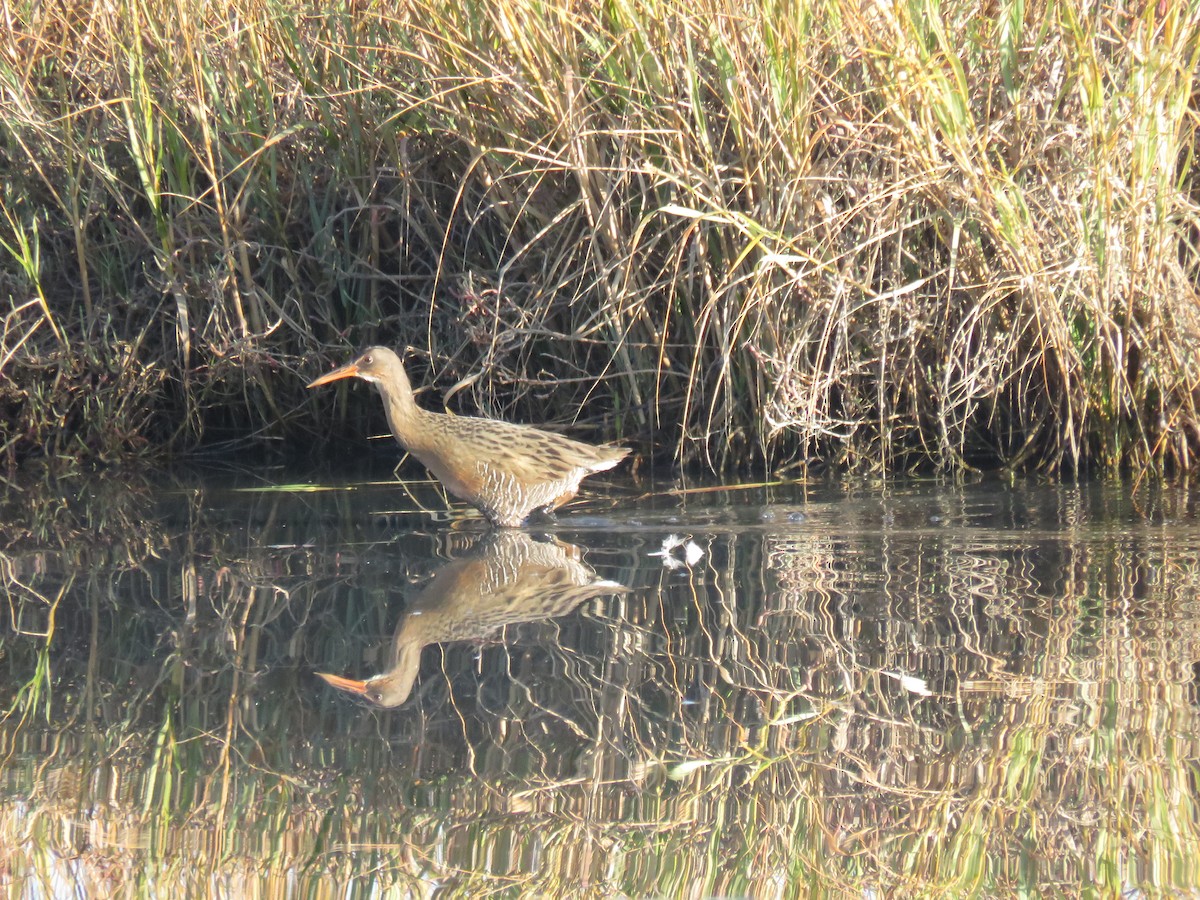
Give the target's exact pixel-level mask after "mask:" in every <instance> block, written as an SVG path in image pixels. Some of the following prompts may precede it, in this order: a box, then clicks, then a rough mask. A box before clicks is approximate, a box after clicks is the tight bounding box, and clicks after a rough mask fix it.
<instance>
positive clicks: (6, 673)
mask: <svg viewBox="0 0 1200 900" xmlns="http://www.w3.org/2000/svg"><path fill="white" fill-rule="evenodd" d="M281 480H282V476H278V475H276V474H274V473H262V474H259V475H257V476H251V475H238V476H233V475H228V474H222V475H215V476H209V477H202V476H198V475H189V476H185V477H179V478H175V479H173V480H172V479H147V480H139V479H136V478H118V477H115V476H113V475H111V474H109V475H106V476H104V477H100V478H94V479H87V480H81V479H73V480H54V479H49V478H47V479H45V480H43V481H40V482H30V483H21V484H20V486H19V488H18V487H16V486H13V487H10V488H7V489H4V492H3V495H2V496H3V501H2V503H3V509H2V516H0V584H2V585H3V589H4V597H5V599H4V602H3V604H2V605H0V616H2V617H3V622H2V627H0V673H2V675H3V680H2V681H0V706H2V712H3V719H2V720H0V766H2V768H0V884H3V885H4V886H5V889H6V890H7V891H8V893H9V894H10V895H13V896H29V897H35V896H36V897H40V896H105V895H122V896H123V895H128V894H130V893H153V894H155V895H158V896H162V895H167V894H169V892H170V891H172V890H180V891H185V892H187V893H186V895H198V894H214V893H215V894H225V895H228V896H238V897H244V896H249V897H254V896H262V897H267V896H270V897H277V896H296V897H307V896H316V897H324V896H330V897H332V896H338V897H345V896H385V895H386V896H408V895H415V896H431V895H437V896H486V895H500V896H514V897H516V896H548V897H558V896H571V897H577V896H596V897H612V896H618V897H619V896H628V897H647V896H655V897H697V898H699V897H754V898H759V897H790V896H796V895H804V894H814V895H830V896H879V895H881V894H886V895H897V894H899V895H938V896H941V895H944V894H947V893H949V894H953V895H956V896H964V895H971V894H976V895H979V896H1009V895H1014V894H1028V895H1034V896H1046V895H1064V896H1074V895H1078V894H1095V895H1101V896H1104V895H1112V894H1117V893H1121V892H1127V893H1131V894H1132V895H1134V896H1138V895H1141V894H1145V895H1155V894H1159V893H1162V892H1163V891H1164V890H1166V891H1167V892H1171V891H1175V892H1179V893H1191V892H1195V890H1196V889H1197V887H1198V886H1200V864H1198V863H1197V860H1198V859H1200V840H1198V838H1200V823H1198V816H1197V808H1196V803H1197V778H1196V775H1197V768H1198V766H1197V763H1198V759H1200V732H1198V724H1200V722H1198V717H1197V670H1196V665H1197V663H1198V661H1200V602H1198V594H1197V591H1198V588H1200V519H1198V517H1197V514H1196V497H1195V496H1194V495H1193V494H1192V493H1191V492H1188V491H1187V490H1184V489H1179V488H1171V489H1162V488H1148V487H1144V486H1143V487H1141V488H1139V489H1137V490H1134V489H1133V488H1131V487H1129V486H1083V487H1081V486H1062V485H1058V484H1055V483H1052V482H1042V481H1021V482H1017V483H1015V484H1002V483H1000V482H984V483H979V484H970V485H952V484H937V483H879V482H870V483H867V482H847V483H836V484H833V483H829V484H825V483H821V484H809V485H807V486H806V485H786V486H783V485H780V486H769V487H761V486H760V487H747V488H743V489H739V490H698V489H696V488H695V487H690V488H685V487H684V486H681V485H679V484H672V483H659V484H657V485H648V484H638V485H634V484H630V483H622V482H620V481H612V482H608V483H605V482H603V481H602V480H595V481H594V482H593V484H594V487H593V489H592V490H591V491H590V492H588V499H587V500H586V502H584V503H582V504H579V505H576V506H574V507H572V508H571V509H569V510H568V511H566V512H565V513H563V514H560V515H559V517H558V518H557V520H556V521H553V522H546V523H542V524H539V525H537V526H534V527H531V528H528V529H525V530H522V531H519V532H509V533H503V534H497V533H495V532H493V531H491V530H489V529H488V528H486V527H485V526H484V524H483V523H482V521H481V520H480V519H478V518H477V517H475V516H473V515H471V514H469V513H468V512H467V511H466V510H464V509H462V508H461V507H460V506H458V505H455V507H454V508H453V509H452V510H450V511H447V508H446V505H445V503H444V502H443V501H442V499H441V498H440V496H439V495H438V493H437V492H436V491H434V490H433V488H432V487H431V486H429V485H426V484H417V485H410V486H409V487H408V490H407V491H406V490H405V489H404V488H402V487H401V486H399V485H397V484H396V483H395V482H393V481H390V480H381V481H376V482H362V483H354V484H345V483H334V482H323V481H322V480H317V479H309V480H305V481H304V482H303V483H298V484H290V485H281V484H280V481H281ZM422 508H424V510H425V511H423V510H422ZM664 543H666V545H667V546H668V547H669V546H670V545H671V544H676V543H678V546H675V547H674V548H673V549H670V550H669V551H664ZM664 553H665V555H664ZM318 673H326V674H328V675H331V676H335V677H334V678H333V679H332V681H333V682H335V685H331V684H330V683H327V681H326V680H325V679H323V678H321V677H319V675H318ZM373 676H378V677H377V678H376V679H375V680H373V681H367V682H366V684H365V685H363V684H361V682H364V681H366V680H367V679H368V678H372V677H373ZM339 678H340V679H345V680H344V681H338V679H339ZM336 684H341V685H342V687H341V688H339V687H337V686H336ZM347 686H350V689H346V688H347Z"/></svg>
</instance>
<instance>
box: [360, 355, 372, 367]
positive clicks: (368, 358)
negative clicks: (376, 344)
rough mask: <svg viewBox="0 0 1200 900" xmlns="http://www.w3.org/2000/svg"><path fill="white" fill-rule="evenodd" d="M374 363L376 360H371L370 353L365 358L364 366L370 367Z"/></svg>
mask: <svg viewBox="0 0 1200 900" xmlns="http://www.w3.org/2000/svg"><path fill="white" fill-rule="evenodd" d="M372 362H374V360H372V359H371V354H370V353H368V354H367V355H366V356H364V357H363V365H364V366H369V365H370V364H371V363H372Z"/></svg>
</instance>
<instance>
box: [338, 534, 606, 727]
mask: <svg viewBox="0 0 1200 900" xmlns="http://www.w3.org/2000/svg"><path fill="white" fill-rule="evenodd" d="M580 556H581V553H580V550H579V548H578V547H576V546H574V545H573V544H568V543H565V542H563V541H558V540H553V539H551V540H546V541H537V540H534V539H533V538H531V537H530V536H529V535H527V534H524V533H521V532H514V531H503V532H495V533H493V534H490V535H488V536H486V537H485V538H484V539H483V540H482V541H481V542H480V543H479V544H476V545H475V547H473V548H472V549H471V551H469V552H468V553H467V554H466V555H465V556H462V557H460V558H459V559H455V560H452V561H450V562H448V563H446V564H445V565H444V566H442V568H440V569H438V570H437V572H435V573H434V575H433V578H432V579H430V581H429V583H428V584H427V585H425V587H424V588H422V589H421V591H420V593H418V594H417V596H416V597H414V598H413V600H412V602H411V603H410V604H409V605H408V608H407V609H406V610H405V612H404V615H403V616H402V617H401V619H400V622H399V624H398V625H397V626H396V636H395V637H394V638H393V640H392V648H391V654H390V663H391V665H390V667H389V668H388V669H387V671H385V672H382V673H380V674H378V675H375V676H374V677H372V678H368V679H367V680H366V681H355V680H353V679H350V678H343V677H341V676H340V675H330V674H327V673H324V672H318V673H317V674H318V675H320V676H321V678H323V679H325V681H326V682H328V683H329V684H331V685H333V686H334V687H335V688H338V689H340V690H343V691H346V692H348V693H351V694H355V695H357V696H360V697H363V698H365V699H366V700H368V701H369V702H370V703H372V704H374V705H376V706H381V707H393V706H399V705H400V704H401V703H403V702H404V701H405V700H407V699H408V696H409V694H410V693H411V692H412V688H413V683H414V682H415V681H416V678H417V672H418V670H419V668H420V664H421V651H422V650H423V649H424V648H425V646H426V645H428V644H433V643H441V642H444V641H463V640H472V639H478V638H486V637H489V636H491V635H493V634H494V633H495V632H497V631H499V630H500V629H502V628H503V627H504V626H506V625H515V624H518V623H521V622H532V621H537V620H540V619H552V618H554V617H556V616H562V615H565V614H566V613H569V612H570V611H571V610H573V609H575V607H577V606H579V604H581V603H583V602H584V601H585V600H590V599H592V598H595V597H604V596H610V595H613V594H623V593H625V592H626V591H628V590H629V589H628V588H627V587H625V585H623V584H620V583H618V582H615V581H606V580H604V579H602V578H600V577H598V576H597V575H596V573H595V572H594V571H593V570H592V568H591V567H590V566H588V565H587V564H586V563H584V562H583V561H582V560H581V558H580Z"/></svg>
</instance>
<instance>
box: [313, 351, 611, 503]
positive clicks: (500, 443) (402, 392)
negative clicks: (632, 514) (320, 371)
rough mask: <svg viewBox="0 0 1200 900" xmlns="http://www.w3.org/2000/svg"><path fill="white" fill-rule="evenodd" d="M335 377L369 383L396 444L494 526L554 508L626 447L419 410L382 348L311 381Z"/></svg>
mask: <svg viewBox="0 0 1200 900" xmlns="http://www.w3.org/2000/svg"><path fill="white" fill-rule="evenodd" d="M339 378H361V379H363V380H364V381H369V382H371V383H372V384H374V385H375V387H377V388H378V389H379V393H380V395H381V396H382V397H383V405H384V408H385V409H386V410H387V418H388V424H389V425H390V426H391V429H392V434H393V435H394V436H395V438H396V440H397V441H399V442H400V445H401V446H402V447H404V448H405V449H406V450H408V452H409V453H411V454H412V455H413V456H415V457H416V458H417V459H419V460H420V461H421V462H422V463H424V464H425V467H426V468H427V469H429V471H430V472H432V473H433V474H434V476H435V477H436V478H437V479H438V480H439V481H441V483H442V484H444V485H445V486H446V489H447V490H449V491H450V493H452V494H454V495H455V496H456V497H460V498H461V499H463V500H466V501H467V502H469V503H472V504H474V505H475V506H477V507H478V508H479V509H480V510H481V511H482V512H483V514H484V515H485V516H487V517H488V518H489V519H490V520H491V521H492V522H493V523H495V524H496V525H505V526H511V525H520V524H521V523H522V522H523V521H524V520H525V518H526V517H527V516H528V515H529V514H530V513H531V512H533V511H534V510H536V509H545V510H553V509H556V508H558V507H559V506H561V505H562V504H564V503H566V502H567V501H568V500H570V499H571V498H572V497H574V496H575V494H576V492H577V491H578V490H579V482H580V481H581V480H582V479H583V478H584V477H586V476H588V475H591V474H592V473H593V472H602V471H604V470H605V469H611V468H612V467H613V466H615V465H616V464H617V463H619V462H620V461H621V460H622V459H624V458H625V456H626V455H627V454H628V453H629V450H628V449H626V448H625V447H610V446H599V447H597V446H593V445H591V444H584V443H582V442H580V441H573V440H571V439H570V438H565V437H562V436H561V435H558V434H553V433H551V432H549V431H541V430H540V429H537V428H533V427H530V426H528V425H513V424H512V423H510V422H500V421H497V420H495V419H482V418H476V417H474V416H450V415H446V414H445V413H436V412H429V411H428V410H424V409H421V407H419V406H417V403H416V400H415V399H414V398H413V390H412V385H411V384H410V383H409V380H408V374H407V373H406V372H405V371H404V364H403V363H402V362H401V361H400V357H399V356H397V355H396V354H395V353H393V352H392V351H391V350H389V349H388V348H386V347H369V348H367V349H366V350H365V351H363V353H362V354H361V355H360V356H359V357H358V359H356V360H354V362H352V363H349V364H347V365H344V366H342V367H341V368H339V369H334V370H333V371H332V372H330V373H329V374H328V375H322V376H321V377H320V378H318V379H316V380H315V381H313V382H312V383H311V384H309V387H310V388H314V387H318V386H320V385H322V384H329V382H331V381H337V380H338V379H339Z"/></svg>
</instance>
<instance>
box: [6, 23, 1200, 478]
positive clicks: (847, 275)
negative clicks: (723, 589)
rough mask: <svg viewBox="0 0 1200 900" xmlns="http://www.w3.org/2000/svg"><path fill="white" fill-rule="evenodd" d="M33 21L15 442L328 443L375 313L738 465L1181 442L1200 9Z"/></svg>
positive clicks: (18, 166) (1134, 454)
mask: <svg viewBox="0 0 1200 900" xmlns="http://www.w3.org/2000/svg"><path fill="white" fill-rule="evenodd" d="M6 9H7V17H8V21H9V27H8V28H7V29H6V30H5V32H4V33H3V35H0V86H2V88H3V90H2V91H0V141H2V144H0V146H2V147H3V152H2V153H0V172H2V174H3V178H2V179H0V213H2V214H3V215H0V241H2V242H3V251H2V252H0V290H2V291H3V292H4V293H5V294H7V296H8V297H9V303H8V308H7V310H6V312H5V315H4V318H3V326H2V327H0V374H2V376H3V377H2V378H0V417H2V418H3V420H4V423H5V435H6V436H5V437H4V439H3V443H2V444H0V447H2V449H3V451H4V454H5V456H6V458H7V459H8V460H9V461H10V463H11V462H14V461H16V460H19V459H21V458H24V457H26V456H28V455H30V454H37V453H48V454H53V455H65V456H72V457H85V456H98V457H101V458H115V457H120V456H123V455H126V454H128V453H130V452H138V451H142V450H146V449H153V450H180V449H186V448H188V447H193V446H196V445H198V444H205V443H206V444H212V443H215V442H218V441H220V440H224V439H238V440H250V439H260V440H268V439H274V440H278V439H283V438H294V437H297V436H300V435H308V436H310V437H311V436H313V435H315V434H318V433H319V432H318V430H317V428H316V425H315V423H316V422H317V421H318V419H319V418H321V417H323V416H327V415H328V406H329V402H330V401H329V399H328V397H325V398H323V399H322V400H321V402H320V404H319V405H318V404H316V403H314V402H312V401H306V400H305V399H304V396H303V393H302V388H303V384H304V383H305V381H306V380H307V378H308V377H309V376H311V375H313V374H314V373H316V372H318V371H320V370H322V369H323V368H324V367H325V366H326V365H327V364H328V363H329V362H330V361H332V360H334V359H341V358H344V356H345V355H346V354H347V353H348V352H349V351H350V349H351V348H352V347H354V346H357V345H361V344H363V343H366V342H368V341H384V342H388V343H392V344H395V345H411V346H413V347H416V348H419V350H420V351H421V353H423V354H427V360H426V361H425V362H423V363H422V364H421V365H420V366H419V367H418V368H419V369H420V371H418V373H417V374H418V375H419V377H421V378H422V379H426V380H430V381H432V382H433V383H434V384H435V385H436V387H437V388H438V389H439V390H440V391H444V390H446V389H449V388H452V387H453V388H454V390H452V391H451V393H452V394H454V393H456V392H458V391H460V392H461V395H460V396H457V397H455V398H453V399H452V400H450V399H448V400H447V402H452V403H453V405H455V406H456V407H458V408H460V409H462V410H463V411H469V412H483V413H485V414H495V415H505V416H510V417H512V418H517V419H523V420H535V419H536V420H546V419H550V420H555V421H562V420H570V419H576V418H578V419H583V420H584V422H583V423H581V424H586V423H590V424H591V425H592V426H593V427H594V429H595V431H596V432H597V436H603V437H608V438H620V439H622V440H626V441H632V442H637V443H639V444H641V446H642V447H643V448H644V449H645V450H646V451H647V452H650V453H653V454H655V455H657V456H660V457H665V458H673V459H676V460H679V461H682V462H688V463H696V462H699V463H703V464H705V465H708V466H711V467H712V468H715V469H731V468H737V467H743V466H746V465H767V466H769V467H773V468H775V469H777V470H786V469H788V468H791V467H793V466H803V465H808V464H811V463H813V462H816V461H822V462H824V463H828V464H831V465H840V466H847V467H851V468H860V469H872V470H877V471H894V470H896V469H901V468H908V467H913V466H922V467H937V468H948V469H953V468H959V467H963V466H1008V467H1022V466H1024V467H1043V468H1047V469H1051V470H1054V469H1061V468H1064V467H1065V468H1069V469H1093V470H1104V471H1115V470H1118V469H1132V470H1135V471H1175V470H1183V469H1189V468H1191V466H1192V460H1193V455H1194V452H1195V450H1196V446H1197V442H1198V437H1200V415H1198V413H1197V407H1196V404H1197V390H1196V386H1197V385H1198V384H1200V359H1198V358H1197V354H1196V353H1195V350H1194V348H1195V347H1196V346H1197V345H1198V343H1197V342H1198V339H1200V319H1198V315H1197V309H1198V306H1197V292H1196V274H1197V257H1196V253H1195V250H1194V243H1195V235H1196V233H1197V227H1196V222H1197V217H1196V204H1195V200H1194V197H1195V194H1196V180H1195V177H1194V175H1193V171H1192V149H1193V146H1194V143H1195V119H1196V115H1195V114H1196V110H1195V101H1194V99H1193V93H1192V85H1193V83H1194V78H1195V72H1196V54H1197V34H1198V31H1200V29H1198V22H1197V9H1196V8H1195V6H1194V4H1117V5H1116V6H1111V7H1108V8H1106V13H1105V15H1103V16H1098V15H1095V13H1094V11H1093V10H1092V9H1091V8H1090V7H1087V6H1086V5H1082V4H1079V3H1076V2H1066V0H1063V2H1054V0H1050V2H1043V3H1025V2H1023V0H1012V2H1002V3H999V4H996V5H993V6H991V7H988V8H987V9H986V10H984V9H981V8H979V7H978V6H977V5H974V4H967V3H961V2H945V3H938V2H934V0H911V2H907V3H902V4H874V5H867V6H861V5H858V4H845V3H841V2H838V0H830V2H799V0H758V2H754V3H736V2H732V0H701V2H699V3H688V4H683V3H678V2H667V3H645V2H613V3H607V4H585V3H571V2H567V0H560V2H557V3H551V4H544V3H531V2H527V0H502V2H481V0H465V2H461V3H456V4H437V3H430V2H427V0H410V2H407V3H404V4H401V5H400V6H398V7H395V8H390V7H389V8H387V9H384V8H382V7H380V8H375V7H367V6H365V5H363V4H359V3H354V2H345V0H342V2H336V0H335V2H333V3H328V2H326V3H321V4H315V3H304V2H300V0H273V2H245V0H218V2H216V3H208V4H200V3H188V2H182V3H162V2H156V0H123V2H120V3H116V4H108V5H103V6H99V7H94V6H93V5H91V4H83V3H79V2H75V0H58V2H52V3H32V2H28V0H24V2H16V3H11V4H9V5H8V7H6ZM365 400H366V398H360V397H359V396H357V395H354V396H353V399H348V400H347V401H346V402H355V403H358V402H365ZM63 422H66V423H67V426H66V428H64V427H63V426H62V424H61V423H63ZM323 431H327V429H325V430H323Z"/></svg>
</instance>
